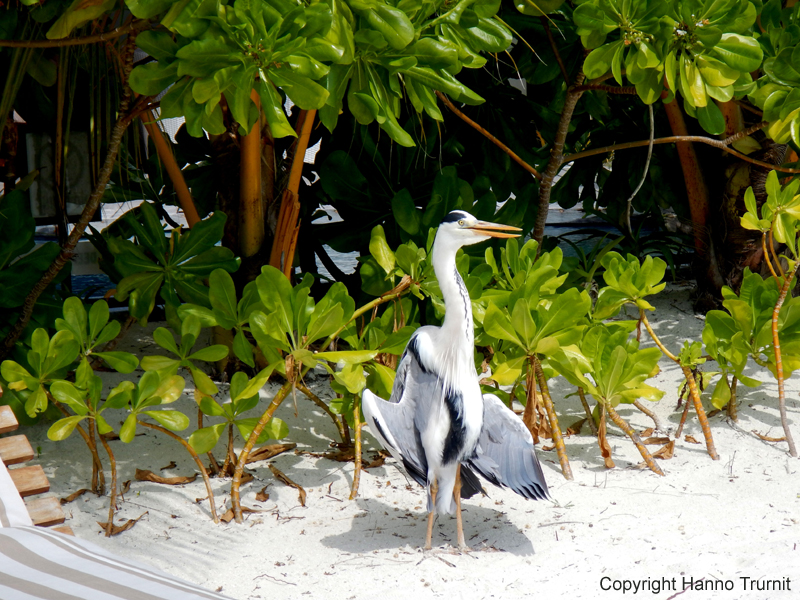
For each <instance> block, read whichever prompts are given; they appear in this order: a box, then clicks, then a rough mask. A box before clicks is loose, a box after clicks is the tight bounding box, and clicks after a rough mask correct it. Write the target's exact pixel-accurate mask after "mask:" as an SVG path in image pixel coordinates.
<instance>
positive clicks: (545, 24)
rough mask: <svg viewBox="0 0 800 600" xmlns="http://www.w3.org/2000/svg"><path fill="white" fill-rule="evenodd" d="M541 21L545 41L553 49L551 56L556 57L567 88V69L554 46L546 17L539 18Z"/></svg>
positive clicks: (556, 47) (554, 42)
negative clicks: (548, 42) (545, 35)
mask: <svg viewBox="0 0 800 600" xmlns="http://www.w3.org/2000/svg"><path fill="white" fill-rule="evenodd" d="M539 18H540V19H541V21H542V26H543V27H544V31H545V33H547V39H548V40H549V41H550V47H551V48H552V49H553V54H555V55H556V62H558V68H559V69H561V75H562V76H563V77H564V83H566V84H567V87H569V74H568V73H567V68H566V67H565V66H564V61H563V60H561V54H560V53H559V52H558V46H556V40H555V39H554V38H553V32H552V31H551V30H550V23H548V19H547V17H544V16H542V17H539Z"/></svg>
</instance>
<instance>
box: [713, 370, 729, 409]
mask: <svg viewBox="0 0 800 600" xmlns="http://www.w3.org/2000/svg"><path fill="white" fill-rule="evenodd" d="M730 399H731V388H730V385H729V384H728V378H727V377H726V376H725V374H724V373H723V375H722V378H721V379H720V380H719V381H718V382H717V385H716V386H714V392H713V393H712V394H711V404H713V405H714V408H717V409H719V410H721V409H722V408H724V407H725V405H726V404H728V402H729V401H730Z"/></svg>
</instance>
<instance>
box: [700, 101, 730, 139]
mask: <svg viewBox="0 0 800 600" xmlns="http://www.w3.org/2000/svg"><path fill="white" fill-rule="evenodd" d="M697 118H698V120H699V121H700V126H701V127H702V128H703V129H705V130H706V131H707V132H708V133H710V134H712V135H720V134H722V133H725V117H724V116H723V115H722V111H721V110H720V109H719V107H718V106H717V104H716V103H715V102H709V103H708V104H706V105H705V106H698V107H697Z"/></svg>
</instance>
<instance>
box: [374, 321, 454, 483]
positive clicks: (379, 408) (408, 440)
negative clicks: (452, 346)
mask: <svg viewBox="0 0 800 600" xmlns="http://www.w3.org/2000/svg"><path fill="white" fill-rule="evenodd" d="M428 341H429V340H428V338H427V336H426V335H425V334H424V333H422V331H421V330H420V331H418V332H417V333H416V334H414V336H413V337H412V338H411V341H409V343H408V347H407V348H406V351H405V352H404V353H403V356H402V358H401V359H400V364H399V365H398V367H397V375H396V376H395V380H394V387H393V388H392V397H391V400H390V401H389V402H387V401H385V400H382V399H381V398H379V397H378V396H376V395H375V394H373V393H371V392H370V391H369V390H364V394H363V409H364V416H365V417H366V418H367V422H368V424H369V426H370V429H371V430H372V433H373V434H374V435H375V437H377V438H378V440H379V441H380V442H381V443H382V444H383V446H384V447H385V448H386V449H387V450H389V452H391V453H392V455H393V456H394V457H395V459H397V460H398V461H399V462H402V463H403V466H404V467H405V468H406V471H408V474H409V475H411V477H413V478H414V480H415V481H417V482H418V483H419V484H420V485H423V486H424V485H426V484H427V479H428V460H427V457H426V456H425V449H424V448H423V446H422V439H421V437H420V435H421V433H420V432H421V431H423V430H424V429H425V424H426V420H427V419H429V418H430V417H431V415H432V414H435V410H436V408H437V406H441V405H442V398H443V390H442V384H441V378H440V377H438V376H437V374H436V373H435V372H434V371H432V370H431V369H430V368H429V366H430V365H429V361H428V360H426V358H427V356H426V350H428V349H427V347H426V343H427V342H428ZM426 364H428V366H426Z"/></svg>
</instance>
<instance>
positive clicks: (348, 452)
mask: <svg viewBox="0 0 800 600" xmlns="http://www.w3.org/2000/svg"><path fill="white" fill-rule="evenodd" d="M295 454H297V455H298V456H313V457H314V458H327V459H328V460H335V461H336V462H353V461H354V460H355V458H356V454H355V449H354V448H353V447H352V446H351V447H348V448H342V449H340V450H334V451H333V452H309V451H308V450H297V451H295ZM388 456H390V454H389V453H388V452H386V451H385V450H381V451H380V452H378V453H376V454H373V455H372V460H371V461H370V462H368V463H366V464H365V463H363V462H362V463H361V468H362V469H365V470H366V469H374V468H375V467H382V466H383V463H384V462H385V461H386V458H387V457H388Z"/></svg>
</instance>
